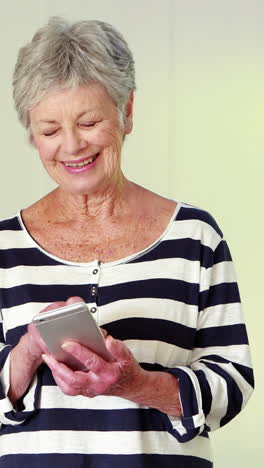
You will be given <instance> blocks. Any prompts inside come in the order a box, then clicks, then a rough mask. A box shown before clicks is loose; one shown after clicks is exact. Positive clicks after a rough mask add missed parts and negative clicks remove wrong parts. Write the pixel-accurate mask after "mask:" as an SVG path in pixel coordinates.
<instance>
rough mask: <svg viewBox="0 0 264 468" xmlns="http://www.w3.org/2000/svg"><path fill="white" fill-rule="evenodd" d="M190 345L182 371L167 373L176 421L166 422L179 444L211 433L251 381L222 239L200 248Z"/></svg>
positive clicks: (243, 399) (234, 409)
mask: <svg viewBox="0 0 264 468" xmlns="http://www.w3.org/2000/svg"><path fill="white" fill-rule="evenodd" d="M202 265H203V266H201V280H200V292H199V313H198V317H199V318H198V323H197V331H196V336H195V344H194V348H193V351H192V358H191V361H190V363H189V365H188V367H184V366H183V367H175V368H171V369H167V370H168V372H171V373H172V374H174V375H175V376H177V378H178V379H179V387H180V400H181V405H182V412H183V417H182V419H181V420H176V419H174V418H167V424H168V430H169V431H170V432H171V433H172V434H173V435H174V436H175V437H176V438H177V439H178V440H179V441H181V442H186V441H188V440H190V439H192V438H193V437H195V436H196V435H197V434H199V433H202V432H203V431H204V430H205V431H212V430H216V429H218V428H219V427H221V426H223V425H225V424H226V423H228V422H229V421H230V420H231V419H233V418H234V417H235V416H236V415H237V414H238V413H239V412H240V411H241V409H242V408H243V407H244V406H245V404H246V403H247V401H248V399H249V397H250V395H251V393H252V390H253V387H254V378H253V371H252V366H251V359H250V352H249V346H248V337H247V332H246V328H245V324H244V320H243V315H242V311H241V303H240V296H239V291H238V286H237V282H236V278H235V273H234V267H233V262H232V259H231V255H230V252H229V249H228V246H227V244H226V242H225V241H224V240H223V238H220V241H219V242H218V243H217V246H216V248H215V249H214V250H213V249H208V248H207V249H204V258H203V261H202Z"/></svg>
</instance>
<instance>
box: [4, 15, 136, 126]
mask: <svg viewBox="0 0 264 468" xmlns="http://www.w3.org/2000/svg"><path fill="white" fill-rule="evenodd" d="M91 82H97V83H100V84H102V85H103V86H104V87H105V89H106V90H107V92H108V93H109V95H110V96H111V97H112V99H113V101H114V102H115V104H116V106H117V110H118V115H119V118H120V121H121V123H124V112H125V106H126V103H127V101H128V98H129V95H130V91H131V90H135V88H136V85H135V69H134V60H133V56H132V53H131V51H130V50H129V48H128V45H127V43H126V41H125V39H124V38H123V36H122V35H121V34H120V33H119V32H118V31H117V30H116V29H115V28H114V27H113V26H111V25H110V24H108V23H105V22H103V21H95V20H94V21H79V22H77V23H73V24H69V23H67V22H66V21H65V20H64V19H62V18H59V17H56V16H55V17H52V18H50V20H49V22H48V24H47V25H46V26H44V27H42V28H40V29H39V30H38V31H37V32H36V33H35V35H34V36H33V38H32V41H31V42H29V43H28V44H27V45H25V46H24V47H22V48H21V49H20V50H19V53H18V58H17V63H16V66H15V70H14V75H13V97H14V102H15V108H16V110H17V112H18V117H19V119H20V121H21V123H22V125H24V127H26V128H28V127H29V124H30V122H29V110H30V109H32V107H34V106H35V105H36V104H38V103H39V102H40V101H41V99H42V98H43V97H44V96H45V95H46V94H47V93H49V92H50V91H52V90H54V89H56V88H57V89H58V88H60V87H69V88H75V87H78V86H81V85H86V84H90V83H91Z"/></svg>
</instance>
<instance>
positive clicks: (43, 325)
mask: <svg viewBox="0 0 264 468" xmlns="http://www.w3.org/2000/svg"><path fill="white" fill-rule="evenodd" d="M33 324H34V325H35V326H36V327H37V329H38V331H39V333H40V335H41V337H42V339H43V340H44V342H45V343H46V345H47V347H48V349H49V351H50V352H51V353H52V354H53V355H54V357H55V358H56V359H57V360H58V361H60V362H63V363H65V364H66V365H67V366H69V367H70V368H71V369H73V370H85V366H84V365H83V364H82V363H81V362H80V361H79V360H78V359H76V358H75V357H74V356H72V355H71V354H70V353H67V351H65V350H64V349H63V348H62V347H61V345H62V344H63V343H65V342H66V341H74V342H77V343H80V344H81V345H83V346H86V347H87V348H89V349H90V350H91V351H93V352H95V353H96V354H98V355H99V356H101V357H102V358H103V359H104V360H106V361H113V357H112V355H111V354H110V353H109V351H108V350H107V348H106V346H105V339H104V335H103V333H102V332H101V330H100V328H99V326H98V325H97V323H96V321H95V319H94V317H93V316H92V313H91V312H90V311H89V309H88V306H87V305H86V304H85V303H84V302H77V303H74V304H70V305H67V306H65V307H60V308H58V309H54V310H49V311H47V312H42V313H40V314H38V315H35V317H33Z"/></svg>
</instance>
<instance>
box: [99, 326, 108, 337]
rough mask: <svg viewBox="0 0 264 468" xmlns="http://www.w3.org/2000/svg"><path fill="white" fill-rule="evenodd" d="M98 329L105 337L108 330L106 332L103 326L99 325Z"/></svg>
mask: <svg viewBox="0 0 264 468" xmlns="http://www.w3.org/2000/svg"><path fill="white" fill-rule="evenodd" d="M100 330H101V332H102V333H103V335H104V337H105V338H106V337H107V335H108V332H107V331H106V330H105V329H104V328H102V327H100Z"/></svg>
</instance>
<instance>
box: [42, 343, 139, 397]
mask: <svg viewBox="0 0 264 468" xmlns="http://www.w3.org/2000/svg"><path fill="white" fill-rule="evenodd" d="M105 342H106V347H107V349H108V351H109V352H110V354H112V356H113V358H114V359H115V360H113V362H107V361H105V360H104V359H102V358H101V357H100V356H98V355H97V354H95V353H93V352H92V351H91V350H89V349H88V348H86V347H84V346H82V345H80V344H78V343H74V342H67V343H65V344H64V345H63V348H64V349H65V351H67V352H68V353H70V354H72V355H73V356H74V357H76V358H77V359H78V360H79V361H81V362H82V363H83V364H84V365H85V367H86V368H87V369H88V371H89V372H88V371H86V372H83V371H73V370H71V369H70V368H69V367H67V366H66V365H65V364H62V363H60V362H58V361H56V360H55V359H54V358H53V356H52V355H50V354H45V355H43V360H44V361H45V362H46V364H47V365H48V366H49V368H50V370H51V372H52V374H53V377H54V380H55V382H56V383H57V385H58V386H59V387H60V389H61V390H62V392H63V393H65V394H66V395H71V396H74V395H84V396H86V397H89V398H93V397H95V396H97V395H113V396H120V397H123V398H126V399H129V400H133V399H134V398H135V397H137V395H138V393H140V392H141V391H142V387H143V386H144V382H145V379H146V377H147V375H146V374H147V372H146V371H144V369H142V368H141V367H140V365H139V364H138V362H137V361H136V359H135V358H134V356H133V354H132V353H131V351H130V350H129V349H128V348H127V346H126V345H125V344H124V343H123V342H122V341H120V340H115V339H114V338H113V337H112V336H110V335H108V336H106V339H105Z"/></svg>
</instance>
